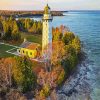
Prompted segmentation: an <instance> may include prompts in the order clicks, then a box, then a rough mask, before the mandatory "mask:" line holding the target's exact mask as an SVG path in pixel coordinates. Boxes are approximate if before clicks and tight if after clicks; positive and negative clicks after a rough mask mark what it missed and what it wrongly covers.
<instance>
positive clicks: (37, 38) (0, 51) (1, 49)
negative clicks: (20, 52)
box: [0, 33, 42, 58]
mask: <svg viewBox="0 0 100 100" xmlns="http://www.w3.org/2000/svg"><path fill="white" fill-rule="evenodd" d="M21 38H22V40H21V41H17V43H12V42H11V43H9V42H5V43H8V44H12V45H16V46H20V45H21V43H22V42H23V39H24V38H26V39H27V40H28V41H30V42H35V43H39V44H42V38H41V35H36V34H35V35H32V34H28V33H21ZM13 48H14V47H12V46H8V45H5V44H0V58H4V57H12V56H14V55H13V54H9V53H7V52H6V51H7V50H10V49H13Z"/></svg>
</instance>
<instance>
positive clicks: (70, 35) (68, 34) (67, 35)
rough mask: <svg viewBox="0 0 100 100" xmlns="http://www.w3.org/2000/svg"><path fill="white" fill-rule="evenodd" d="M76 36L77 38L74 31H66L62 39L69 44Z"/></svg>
mask: <svg viewBox="0 0 100 100" xmlns="http://www.w3.org/2000/svg"><path fill="white" fill-rule="evenodd" d="M74 38H75V35H74V34H73V33H72V32H66V33H64V36H63V39H62V40H63V42H64V43H65V45H68V44H69V43H70V42H71V41H72V40H73V39H74Z"/></svg>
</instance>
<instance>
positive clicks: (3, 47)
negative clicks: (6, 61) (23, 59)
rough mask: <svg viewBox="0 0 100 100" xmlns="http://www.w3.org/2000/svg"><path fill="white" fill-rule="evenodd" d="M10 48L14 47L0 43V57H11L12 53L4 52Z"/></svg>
mask: <svg viewBox="0 0 100 100" xmlns="http://www.w3.org/2000/svg"><path fill="white" fill-rule="evenodd" d="M12 48H14V47H12V46H8V45H5V44H0V58H5V57H12V56H14V55H12V54H9V53H7V52H6V51H7V50H10V49H12Z"/></svg>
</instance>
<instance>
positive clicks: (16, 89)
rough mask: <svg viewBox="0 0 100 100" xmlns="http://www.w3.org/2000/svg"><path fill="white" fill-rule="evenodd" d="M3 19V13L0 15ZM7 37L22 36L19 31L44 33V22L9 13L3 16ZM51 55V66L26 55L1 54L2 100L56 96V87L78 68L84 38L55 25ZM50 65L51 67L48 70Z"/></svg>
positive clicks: (40, 99)
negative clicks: (81, 38) (5, 17)
mask: <svg viewBox="0 0 100 100" xmlns="http://www.w3.org/2000/svg"><path fill="white" fill-rule="evenodd" d="M0 19H2V17H1V18H0ZM0 30H1V31H3V32H4V33H5V35H4V36H3V39H4V40H7V41H10V40H14V41H17V40H19V39H21V35H20V31H22V32H27V34H28V33H31V34H33V35H34V34H41V33H42V23H41V22H37V21H34V20H31V19H18V20H15V19H14V18H12V17H10V18H7V19H5V20H3V21H2V20H0ZM52 34H53V43H52V55H51V60H50V63H49V64H48V66H45V63H43V62H41V63H40V62H35V61H33V60H30V58H29V57H26V56H21V57H18V56H15V57H8V58H0V95H1V99H2V100H4V99H5V100H29V99H32V98H35V99H36V100H46V98H47V97H48V96H49V98H50V99H51V100H57V96H56V91H57V88H58V87H60V86H61V85H62V83H63V82H64V81H65V80H66V79H67V78H68V77H69V75H70V74H72V73H73V71H74V70H75V69H76V68H77V64H78V63H79V60H80V59H79V58H80V54H81V41H80V39H79V37H78V36H76V35H75V34H74V33H73V32H71V31H70V30H69V29H68V28H67V27H66V26H63V25H61V26H60V27H53V28H52ZM48 69H49V70H48Z"/></svg>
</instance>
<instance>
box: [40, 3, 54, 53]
mask: <svg viewBox="0 0 100 100" xmlns="http://www.w3.org/2000/svg"><path fill="white" fill-rule="evenodd" d="M52 19H53V17H52V15H51V11H50V7H49V6H48V4H47V5H46V7H45V8H44V15H43V33H42V53H44V52H45V50H47V51H48V53H49V55H51V54H50V53H51V52H52Z"/></svg>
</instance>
